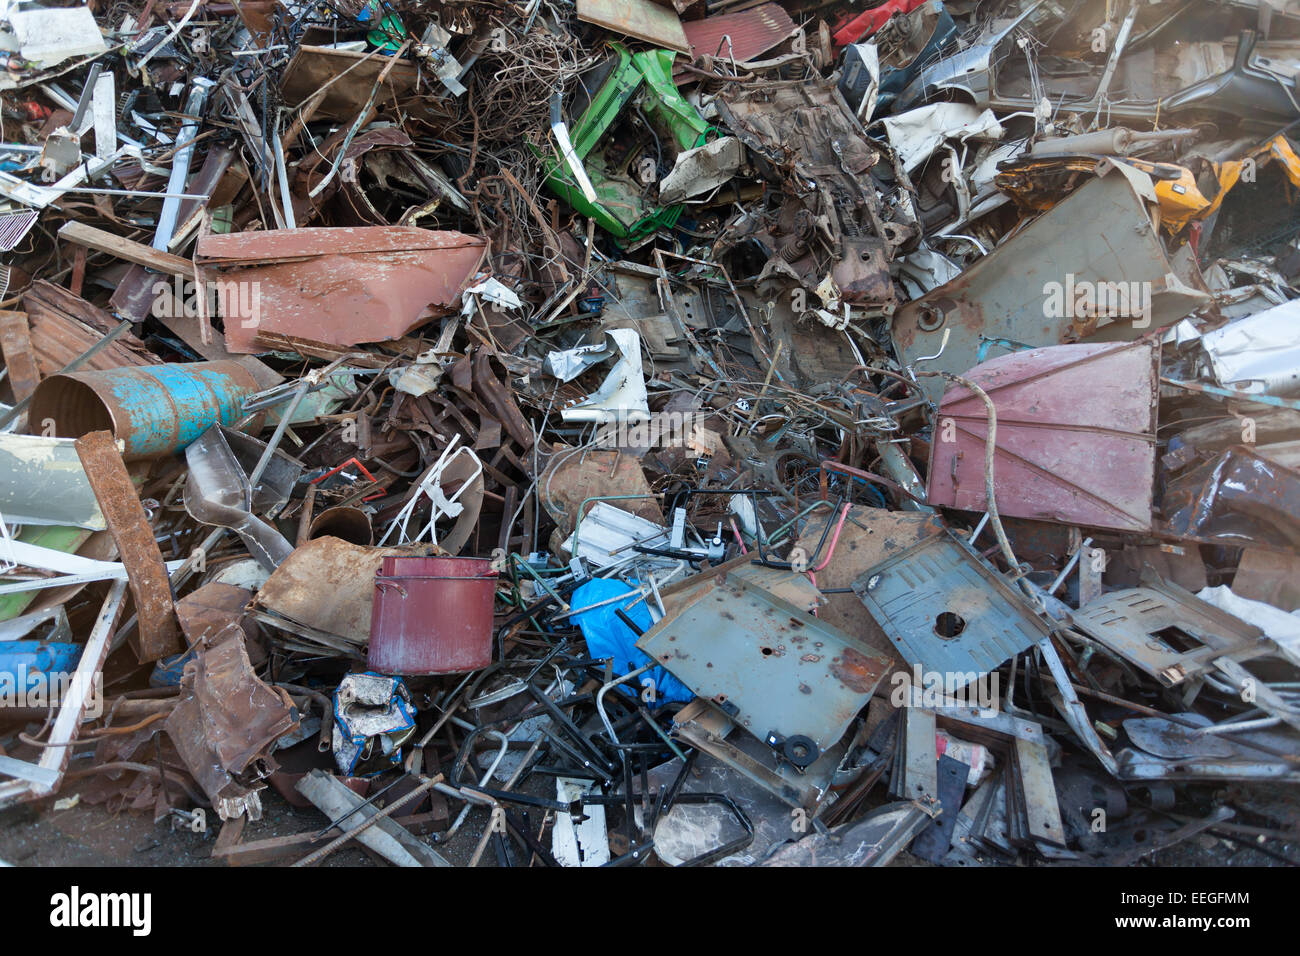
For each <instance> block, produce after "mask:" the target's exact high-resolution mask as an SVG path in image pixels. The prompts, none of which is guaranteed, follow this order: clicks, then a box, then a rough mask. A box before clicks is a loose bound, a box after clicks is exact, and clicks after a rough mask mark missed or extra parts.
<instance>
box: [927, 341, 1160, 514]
mask: <svg viewBox="0 0 1300 956" xmlns="http://www.w3.org/2000/svg"><path fill="white" fill-rule="evenodd" d="M1159 366H1160V355H1159V351H1158V349H1157V348H1156V346H1155V345H1154V344H1152V343H1151V342H1150V341H1149V340H1142V341H1139V342H1132V343H1127V344H1100V345H1091V344H1089V345H1059V346H1054V347H1050V348H1043V349H1032V350H1029V351H1025V352H1017V353H1014V354H1012V355H1002V356H999V357H997V358H995V359H991V360H989V361H988V362H985V363H984V364H982V365H978V366H976V367H975V368H974V369H972V370H970V371H969V372H967V373H966V377H967V378H969V379H970V380H971V381H972V382H974V383H975V384H977V385H979V386H980V387H981V388H983V389H984V390H985V391H986V392H987V393H988V394H989V397H990V398H992V400H993V404H994V407H995V408H996V409H997V416H998V428H997V449H996V452H995V457H994V470H993V473H994V494H996V496H997V501H998V510H999V511H1000V512H1001V513H1002V514H1004V515H1008V516H1011V517H1017V518H1034V519H1038V520H1043V521H1056V522H1061V523H1065V524H1080V525H1085V526H1088V527H1097V528H1115V529H1119V530H1124V531H1149V530H1150V529H1151V503H1152V496H1153V484H1154V479H1155V441H1156V398H1157V394H1158V392H1157V381H1158V379H1159ZM987 420H988V419H987V412H986V409H985V406H984V404H983V402H982V401H981V400H980V399H978V398H977V397H976V396H974V395H973V394H972V393H970V392H969V391H967V390H966V389H965V388H962V387H960V386H951V387H950V388H949V389H948V391H947V392H945V393H944V397H943V402H942V403H941V405H940V407H939V417H938V427H937V432H936V440H935V442H934V443H933V444H932V446H931V454H930V469H929V487H928V491H927V499H928V500H929V502H930V503H931V504H934V505H940V506H944V507H949V508H960V509H963V510H966V511H983V510H985V509H986V508H987V507H988V503H987V500H986V496H985V476H984V442H985V434H986V430H987Z"/></svg>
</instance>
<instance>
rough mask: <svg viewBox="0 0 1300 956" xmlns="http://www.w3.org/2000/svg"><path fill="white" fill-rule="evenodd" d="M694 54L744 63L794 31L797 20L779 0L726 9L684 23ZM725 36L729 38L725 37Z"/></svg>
mask: <svg viewBox="0 0 1300 956" xmlns="http://www.w3.org/2000/svg"><path fill="white" fill-rule="evenodd" d="M682 29H684V30H685V31H686V42H688V43H689V44H690V45H691V58H692V59H699V58H700V57H702V56H713V57H718V58H734V59H736V60H738V61H740V62H741V63H743V62H745V61H746V60H752V59H754V57H756V56H758V55H759V54H760V53H766V52H767V51H768V50H770V49H772V47H774V46H776V45H777V44H778V43H780V42H781V41H782V40H784V39H786V38H787V37H789V36H790V35H792V34H793V33H794V31H795V25H794V21H793V20H791V19H790V14H788V13H786V12H785V8H784V7H782V6H781V5H780V4H779V3H765V4H763V5H762V6H761V7H754V8H753V9H752V10H742V11H741V12H740V13H723V14H719V15H718V16H715V17H705V18H704V19H703V20H692V21H690V22H689V23H683V24H682ZM724 37H726V38H727V39H723V38H724Z"/></svg>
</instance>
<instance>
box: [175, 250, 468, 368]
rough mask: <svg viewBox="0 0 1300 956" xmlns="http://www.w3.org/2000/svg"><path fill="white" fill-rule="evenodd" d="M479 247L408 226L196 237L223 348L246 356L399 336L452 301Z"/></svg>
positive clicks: (198, 261)
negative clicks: (212, 288)
mask: <svg viewBox="0 0 1300 956" xmlns="http://www.w3.org/2000/svg"><path fill="white" fill-rule="evenodd" d="M486 248H487V241H486V240H485V239H483V238H481V237H479V236H470V235H465V234H464V233H459V232H442V231H435V230H431V229H419V228H417V227H414V226H363V227H341V228H329V227H320V228H307V229H280V230H270V231H267V232H253V233H237V234H233V235H208V236H204V237H203V238H201V239H200V240H199V242H198V247H197V254H196V264H197V266H198V270H199V277H200V281H202V282H204V283H207V282H215V283H220V285H218V286H217V302H218V307H219V309H220V311H221V314H222V315H223V316H225V317H226V323H225V330H226V346H227V348H229V349H230V351H231V352H235V353H250V352H257V351H262V350H264V349H266V348H271V347H276V346H280V347H289V348H293V347H294V346H295V345H297V344H305V345H309V346H316V347H320V346H335V347H346V346H351V345H358V344H361V343H365V342H385V341H390V340H392V339H396V338H400V337H401V336H403V335H405V334H406V333H407V332H409V331H410V330H411V329H413V328H415V327H416V326H417V325H420V324H421V323H423V322H426V321H428V320H429V319H431V318H436V317H438V316H440V315H445V314H447V312H448V311H450V310H451V309H452V308H453V307H454V306H455V305H456V303H457V302H458V301H459V298H460V293H461V291H462V290H463V289H464V288H465V287H466V284H467V283H468V282H469V280H470V279H472V278H473V276H474V273H475V272H476V270H477V269H478V266H479V263H480V261H481V260H482V258H483V254H484V250H485V249H486ZM232 283H234V284H232ZM254 302H256V308H255V309H254V308H253V303H254ZM253 312H255V313H256V314H251V313H253Z"/></svg>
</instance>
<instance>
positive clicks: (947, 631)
mask: <svg viewBox="0 0 1300 956" xmlns="http://www.w3.org/2000/svg"><path fill="white" fill-rule="evenodd" d="M964 630H966V619H965V618H963V617H962V616H961V615H960V614H954V613H952V611H944V612H943V613H942V614H940V615H939V616H938V617H936V618H935V619H934V633H936V634H938V635H939V636H940V637H942V638H944V639H946V640H952V639H953V638H954V637H956V636H957V635H959V634H960V633H961V632H962V631H964Z"/></svg>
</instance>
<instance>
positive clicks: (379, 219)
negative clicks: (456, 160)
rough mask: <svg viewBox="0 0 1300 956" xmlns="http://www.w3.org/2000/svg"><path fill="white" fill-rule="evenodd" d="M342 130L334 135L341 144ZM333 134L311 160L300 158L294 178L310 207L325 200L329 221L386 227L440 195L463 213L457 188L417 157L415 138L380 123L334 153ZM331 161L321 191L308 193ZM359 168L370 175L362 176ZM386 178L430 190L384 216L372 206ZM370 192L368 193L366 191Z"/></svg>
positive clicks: (437, 202) (425, 207)
mask: <svg viewBox="0 0 1300 956" xmlns="http://www.w3.org/2000/svg"><path fill="white" fill-rule="evenodd" d="M345 132H346V131H345V130H340V131H339V133H338V134H336V136H337V138H338V140H339V143H338V145H342V137H343V135H344V133H345ZM334 139H335V137H331V138H330V141H328V142H326V144H325V145H324V146H323V147H322V151H319V152H316V153H314V154H312V156H311V160H312V161H311V162H305V163H303V165H302V166H301V167H300V168H299V171H298V182H299V189H300V192H302V193H305V194H307V196H308V197H309V199H308V202H310V203H313V204H315V205H316V206H324V205H325V204H326V203H329V204H330V208H329V209H328V210H327V211H328V212H329V213H330V217H331V221H332V222H334V223H335V224H337V225H342V226H387V225H398V224H399V220H400V222H402V223H404V222H406V221H408V219H407V217H408V216H412V215H415V214H417V213H418V212H420V211H421V210H425V211H428V210H432V209H435V208H437V207H438V206H439V205H440V203H441V201H442V200H443V199H444V198H445V199H447V200H448V201H450V202H451V203H453V204H454V205H455V206H457V207H458V208H460V209H461V210H462V211H464V212H469V205H468V204H467V203H466V202H465V199H464V197H463V196H461V195H460V194H459V193H458V192H457V191H456V187H455V186H454V185H453V184H452V182H451V180H449V179H447V177H446V176H445V175H443V174H442V173H441V172H439V171H438V170H437V169H436V168H435V167H433V166H430V165H429V164H428V163H426V162H424V161H423V160H421V159H420V158H419V156H417V155H416V154H415V153H414V152H413V150H414V146H415V143H414V142H413V141H412V140H411V137H410V136H408V135H407V134H406V133H404V132H403V131H402V130H400V129H398V128H397V127H395V126H380V127H373V128H370V129H367V130H365V131H363V132H361V133H359V134H357V136H355V137H354V138H353V139H352V141H351V142H350V143H349V144H348V146H347V149H345V150H343V152H342V156H340V155H339V150H338V148H337V146H335V148H332V149H331V148H329V147H330V144H331V143H332V142H333V140H334ZM336 162H337V164H338V174H337V176H336V178H335V179H334V180H333V181H332V182H331V183H330V184H329V185H328V186H326V187H325V189H324V190H323V191H322V192H321V194H319V195H317V196H316V197H314V198H310V196H311V190H312V189H314V188H315V187H316V186H317V185H318V184H319V183H320V182H321V180H323V179H324V178H325V176H326V175H327V173H328V172H329V170H330V169H331V168H332V167H333V165H334V164H335V163H336ZM363 172H364V173H367V174H369V176H370V177H371V178H373V179H374V184H373V185H369V180H368V179H366V178H363ZM390 180H397V181H399V182H400V183H401V184H402V185H404V186H405V187H406V189H407V190H408V191H410V190H414V189H415V188H417V184H418V188H419V189H427V190H429V191H431V192H432V193H433V199H431V200H429V201H426V202H424V203H421V204H419V205H416V206H412V207H409V208H407V209H403V210H402V213H401V215H400V216H399V217H397V218H395V219H390V218H386V217H385V214H384V211H383V210H381V209H380V208H379V207H378V206H377V205H376V200H377V199H378V198H379V197H382V196H383V195H384V194H385V193H387V192H389V191H390V190H392V183H391V182H390ZM372 193H373V195H372Z"/></svg>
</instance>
